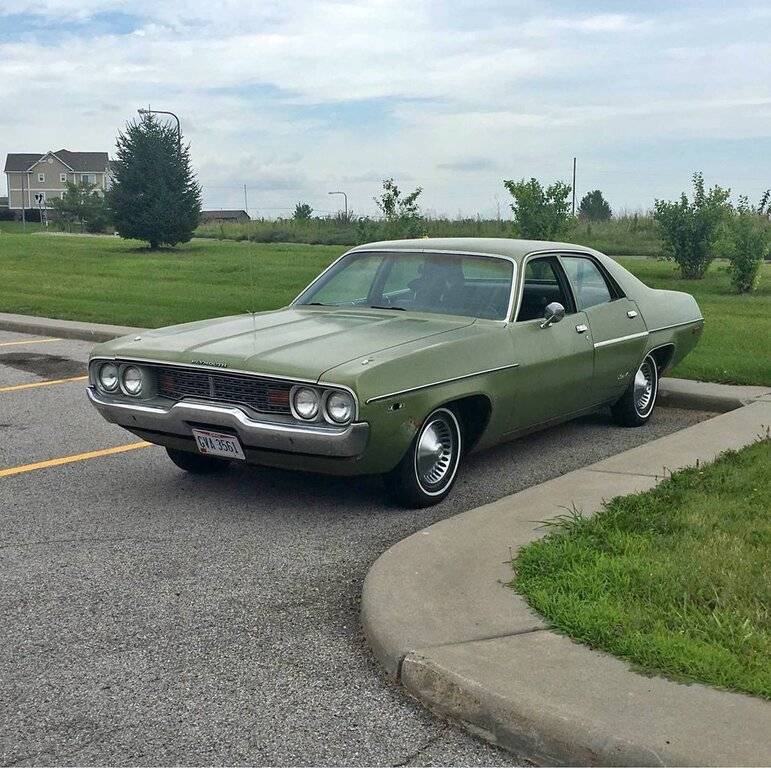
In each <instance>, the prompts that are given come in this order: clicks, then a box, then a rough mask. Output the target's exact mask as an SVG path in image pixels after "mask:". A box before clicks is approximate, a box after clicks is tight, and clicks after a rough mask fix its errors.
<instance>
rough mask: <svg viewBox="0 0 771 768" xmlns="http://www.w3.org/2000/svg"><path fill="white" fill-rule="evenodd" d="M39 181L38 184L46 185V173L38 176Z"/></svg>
mask: <svg viewBox="0 0 771 768" xmlns="http://www.w3.org/2000/svg"><path fill="white" fill-rule="evenodd" d="M37 181H38V184H45V183H46V175H45V174H44V173H39V174H38V175H37Z"/></svg>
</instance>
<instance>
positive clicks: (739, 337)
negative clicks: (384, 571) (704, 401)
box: [619, 259, 771, 386]
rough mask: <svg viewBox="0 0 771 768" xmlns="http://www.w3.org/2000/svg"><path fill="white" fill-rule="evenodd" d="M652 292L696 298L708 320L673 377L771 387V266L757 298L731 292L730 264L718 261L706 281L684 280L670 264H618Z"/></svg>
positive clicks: (643, 261) (763, 276)
mask: <svg viewBox="0 0 771 768" xmlns="http://www.w3.org/2000/svg"><path fill="white" fill-rule="evenodd" d="M619 262H620V263H621V264H623V265H624V266H625V267H626V268H627V269H628V270H629V271H630V272H633V273H634V274H635V275H637V277H639V278H640V280H642V281H643V282H644V283H646V284H647V285H650V286H651V287H652V288H667V289H670V290H675V291H685V292H686V293H690V294H693V296H694V297H695V299H696V301H698V302H699V306H700V307H701V310H702V312H703V313H704V318H705V320H706V322H705V323H704V334H703V335H702V337H701V340H700V341H699V343H698V345H697V346H696V349H694V350H693V352H691V354H690V355H688V357H686V358H685V360H684V361H683V362H682V363H681V364H680V365H679V366H678V367H677V368H676V369H675V370H674V371H672V373H671V375H673V376H681V377H682V378H685V379H700V380H702V381H717V382H722V383H724V384H759V385H764V386H771V264H769V263H768V262H767V263H766V264H764V265H763V267H761V269H762V272H761V281H760V285H759V287H758V288H757V289H756V291H755V292H754V293H751V294H745V295H742V296H738V295H736V294H735V293H732V292H731V286H730V282H729V279H728V274H727V273H726V271H725V264H721V263H719V262H713V263H712V266H711V267H710V270H709V272H708V273H707V276H706V277H705V278H704V279H703V280H680V279H679V278H678V277H677V272H676V266H675V265H674V264H673V263H672V262H671V261H657V260H654V259H636V260H633V259H626V260H625V259H619Z"/></svg>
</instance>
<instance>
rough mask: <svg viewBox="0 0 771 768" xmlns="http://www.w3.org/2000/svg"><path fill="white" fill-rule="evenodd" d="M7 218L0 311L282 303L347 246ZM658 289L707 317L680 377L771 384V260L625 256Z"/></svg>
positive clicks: (160, 311)
mask: <svg viewBox="0 0 771 768" xmlns="http://www.w3.org/2000/svg"><path fill="white" fill-rule="evenodd" d="M5 224H7V222H0V311H3V312H19V313H21V314H30V315H43V316H46V317H58V318H64V319H69V320H86V321H88V320H90V321H95V322H104V323H117V324H120V325H135V326H143V327H157V326H161V325H170V324H173V323H182V322H186V321H190V320H200V319H203V318H207V317H216V316H220V315H227V314H237V313H241V312H246V311H248V310H255V311H260V310H268V309H276V308H277V307H281V306H284V305H285V304H287V303H288V302H289V301H291V300H292V299H293V298H294V297H295V296H296V295H297V294H298V293H299V292H300V290H301V289H302V288H303V287H304V286H305V285H307V283H309V282H310V281H311V280H312V279H313V278H314V277H315V276H316V275H317V274H318V273H319V272H320V271H321V270H322V269H323V268H324V267H326V266H327V265H328V264H329V263H330V262H331V261H332V260H333V259H335V258H336V257H337V256H339V255H340V254H341V253H342V252H343V251H344V250H345V248H344V247H343V246H324V245H306V244H298V243H273V244H270V243H254V242H249V241H241V242H238V241H234V240H205V239H200V240H199V239H196V240H193V241H192V242H190V243H187V244H186V245H183V246H179V247H177V248H170V249H166V250H160V251H155V252H152V251H149V250H147V248H145V247H144V245H143V244H142V243H139V242H132V241H124V240H120V239H119V238H115V237H107V236H74V235H73V236H71V235H48V234H26V235H25V234H18V233H14V232H7V231H4V229H3V227H4V225H5ZM619 261H620V262H621V263H622V264H623V265H624V266H626V267H627V268H628V269H629V270H631V271H632V272H633V273H634V274H636V275H637V276H638V277H640V279H642V280H643V281H644V282H646V283H648V284H649V285H651V286H653V287H655V288H669V289H672V290H681V291H687V292H689V293H692V294H693V295H694V296H695V297H696V299H697V301H698V302H699V305H700V306H701V308H702V311H703V312H704V317H705V318H706V323H705V330H704V335H703V337H702V340H701V342H700V343H699V345H698V346H697V347H696V349H695V350H694V351H693V352H692V353H691V354H690V355H689V356H688V357H687V358H686V360H685V361H684V362H683V363H682V364H681V365H680V366H679V367H678V368H677V369H676V370H675V371H674V372H673V374H674V375H676V376H683V377H686V378H695V379H701V380H704V381H718V382H724V383H734V384H760V385H769V386H771V358H770V356H769V354H768V350H769V340H771V264H765V265H764V266H763V268H762V274H761V284H760V287H759V288H758V289H757V291H756V292H754V293H752V294H745V295H742V296H737V295H736V294H734V293H732V292H731V287H730V282H729V278H728V274H727V272H726V270H725V266H724V264H722V263H721V262H714V263H713V264H712V267H711V268H710V270H709V272H708V274H707V276H706V278H705V279H704V280H687V281H686V280H680V279H679V278H678V277H677V273H676V268H675V266H674V265H673V264H672V263H671V262H667V261H659V260H656V259H623V258H622V259H619Z"/></svg>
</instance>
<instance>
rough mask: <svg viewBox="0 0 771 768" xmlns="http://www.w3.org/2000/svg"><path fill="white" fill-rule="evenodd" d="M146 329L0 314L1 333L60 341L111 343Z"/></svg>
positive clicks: (6, 313)
mask: <svg viewBox="0 0 771 768" xmlns="http://www.w3.org/2000/svg"><path fill="white" fill-rule="evenodd" d="M144 330H146V329H145V328H132V327H131V326H126V325H105V324H103V323H81V322H80V321H77V320H57V319H55V318H49V317H34V316H32V315H14V314H10V313H8V312H0V331H16V332H18V333H32V334H35V335H39V336H55V337H56V338H59V339H80V340H82V341H93V342H98V341H109V340H110V339H114V338H117V337H118V336H128V335H129V334H131V333H138V332H141V331H144Z"/></svg>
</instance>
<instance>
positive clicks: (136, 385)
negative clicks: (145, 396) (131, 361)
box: [123, 365, 145, 395]
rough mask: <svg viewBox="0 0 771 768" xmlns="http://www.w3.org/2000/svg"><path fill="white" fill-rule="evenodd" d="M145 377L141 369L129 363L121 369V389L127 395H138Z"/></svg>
mask: <svg viewBox="0 0 771 768" xmlns="http://www.w3.org/2000/svg"><path fill="white" fill-rule="evenodd" d="M144 383H145V377H144V374H143V373H142V371H141V369H139V368H137V367H136V366H133V365H130V366H129V367H128V368H126V369H125V370H124V371H123V389H124V390H125V392H126V394H128V395H138V394H139V393H140V392H141V391H142V386H143V385H144Z"/></svg>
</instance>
